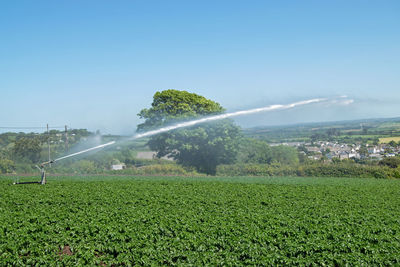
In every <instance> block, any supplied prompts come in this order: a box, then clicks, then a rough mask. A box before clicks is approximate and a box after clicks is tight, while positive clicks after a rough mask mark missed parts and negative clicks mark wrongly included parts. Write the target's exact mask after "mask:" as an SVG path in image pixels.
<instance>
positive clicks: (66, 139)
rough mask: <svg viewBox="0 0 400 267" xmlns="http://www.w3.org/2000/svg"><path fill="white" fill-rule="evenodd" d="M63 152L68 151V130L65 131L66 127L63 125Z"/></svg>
mask: <svg viewBox="0 0 400 267" xmlns="http://www.w3.org/2000/svg"><path fill="white" fill-rule="evenodd" d="M65 151H68V130H67V125H65Z"/></svg>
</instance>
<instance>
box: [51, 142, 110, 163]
mask: <svg viewBox="0 0 400 267" xmlns="http://www.w3.org/2000/svg"><path fill="white" fill-rule="evenodd" d="M113 144H115V141H111V142H109V143H106V144H102V145H99V146H95V147H91V148H88V149H85V150H82V151H79V152H76V153H73V154H69V155H67V156H64V157H61V158H58V159H55V160H54V161H59V160H62V159H66V158H69V157H73V156H76V155H79V154H82V153H86V152H89V151H92V150H95V149H99V148H103V147H106V146H110V145H113Z"/></svg>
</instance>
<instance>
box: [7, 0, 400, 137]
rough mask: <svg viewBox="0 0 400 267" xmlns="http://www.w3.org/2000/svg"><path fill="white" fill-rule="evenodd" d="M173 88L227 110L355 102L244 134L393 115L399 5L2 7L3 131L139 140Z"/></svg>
mask: <svg viewBox="0 0 400 267" xmlns="http://www.w3.org/2000/svg"><path fill="white" fill-rule="evenodd" d="M170 88H173V89H180V90H188V91H190V92H194V93H197V94H200V95H203V96H205V97H207V98H210V99H212V100H215V101H217V102H219V103H220V104H221V105H222V106H224V107H225V108H226V109H227V110H228V111H236V110H241V109H247V108H255V107H261V106H265V105H269V104H286V103H290V102H292V101H298V100H304V99H308V98H315V97H331V96H338V95H348V96H349V97H351V98H353V99H354V100H355V102H354V104H352V105H348V106H338V107H327V108H321V107H318V108H317V107H314V108H313V107H307V108H298V109H295V110H292V111H286V112H276V113H265V114H262V115H258V116H249V117H245V118H241V119H239V120H237V121H238V123H240V124H241V125H243V126H261V125H275V124H282V123H285V124H286V123H301V122H309V121H330V120H343V119H359V118H371V117H398V116H400V108H399V107H400V105H399V103H400V1H397V0H395V1H385V0H379V1H372V0H371V1H364V0H362V1H361V0H360V1H351V0H344V1H319V0H318V1H267V0H264V1H233V0H229V1H220V0H219V1H205V0H202V1H187V0H186V1H173V0H170V1H134V0H130V1H101V0H95V1H89V0H85V1H80V0H79V1H41V0H35V1H31V0H27V1H22V0H19V1H12V0H8V1H7V0H5V1H0V92H1V103H0V127H5V126H12V127H14V126H19V127H26V126H29V127H31V126H45V125H46V123H49V124H50V126H62V125H68V126H69V127H72V128H88V129H89V130H97V129H100V130H101V131H102V132H103V133H116V134H121V133H122V134H130V133H132V134H133V133H134V132H135V129H136V125H137V124H138V123H139V122H140V120H139V118H138V117H137V115H136V114H137V113H138V112H139V111H140V110H141V109H142V108H145V107H149V106H150V104H151V101H152V97H153V95H154V93H155V92H156V91H160V90H165V89H170ZM0 131H5V130H4V129H0Z"/></svg>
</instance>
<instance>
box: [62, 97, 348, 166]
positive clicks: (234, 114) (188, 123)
mask: <svg viewBox="0 0 400 267" xmlns="http://www.w3.org/2000/svg"><path fill="white" fill-rule="evenodd" d="M344 98H346V97H341V100H339V101H338V100H332V101H331V103H332V104H346V105H347V104H351V103H352V102H353V100H349V99H344ZM328 101H329V100H328V99H327V98H315V99H310V100H304V101H299V102H295V103H291V104H286V105H270V106H267V107H262V108H255V109H249V110H242V111H236V112H231V113H225V114H220V115H215V116H210V117H206V118H201V119H196V120H191V121H186V122H182V123H178V124H175V125H171V126H166V127H163V128H160V129H157V130H151V131H148V132H144V133H140V134H136V135H134V136H133V137H131V138H130V139H131V140H135V139H139V138H142V137H149V136H153V135H156V134H159V133H165V132H169V131H172V130H175V129H179V128H184V127H189V126H193V125H196V124H200V123H205V122H209V121H216V120H221V119H226V118H231V117H237V116H242V115H249V114H253V113H259V112H268V111H273V110H285V109H292V108H295V107H297V106H304V105H309V104H313V103H320V102H328ZM113 144H115V141H111V142H109V143H106V144H102V145H99V146H95V147H92V148H88V149H85V150H82V151H79V152H76V153H73V154H70V155H67V156H64V157H61V158H58V159H55V160H54V161H59V160H62V159H66V158H69V157H73V156H76V155H79V154H82V153H86V152H89V151H92V150H95V149H99V148H103V147H106V146H110V145H113Z"/></svg>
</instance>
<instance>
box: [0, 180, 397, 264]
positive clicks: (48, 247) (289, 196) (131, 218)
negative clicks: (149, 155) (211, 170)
mask: <svg viewBox="0 0 400 267" xmlns="http://www.w3.org/2000/svg"><path fill="white" fill-rule="evenodd" d="M11 181H12V178H10V177H0V265H2V266H4V265H100V266H111V265H175V264H183V265H196V266H199V265H271V264H272V265H311V264H318V265H346V264H348V265H399V264H400V253H399V251H400V197H399V192H400V181H399V180H378V179H349V178H347V179H345V178H288V177H287V178H251V177H248V178H243V177H242V178H234V177H232V178H216V177H202V178H194V177H193V178H184V177H111V176H108V177H50V178H49V183H48V184H47V185H45V186H40V185H11Z"/></svg>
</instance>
